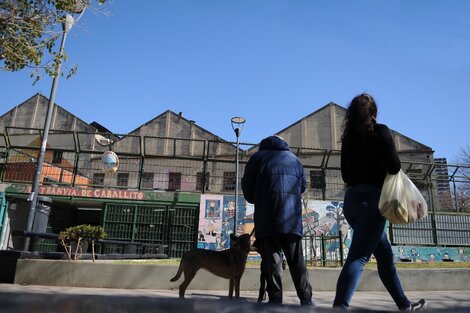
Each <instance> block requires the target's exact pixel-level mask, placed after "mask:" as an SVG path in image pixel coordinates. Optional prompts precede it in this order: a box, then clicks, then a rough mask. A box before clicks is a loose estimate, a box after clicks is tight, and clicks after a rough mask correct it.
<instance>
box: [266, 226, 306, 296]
mask: <svg viewBox="0 0 470 313" xmlns="http://www.w3.org/2000/svg"><path fill="white" fill-rule="evenodd" d="M301 239H302V238H301V237H299V236H296V235H293V234H282V235H276V236H268V237H263V238H262V240H261V242H260V244H261V249H262V251H263V252H262V257H263V263H264V266H263V269H264V271H265V274H266V285H267V291H268V296H269V302H270V303H282V252H284V256H285V258H286V261H287V264H288V265H289V271H290V274H291V277H292V281H293V282H294V286H295V289H296V291H297V296H298V297H299V299H300V303H301V304H308V303H310V304H311V302H312V287H311V286H310V283H309V281H308V272H307V267H306V266H305V261H304V255H303V252H302V241H301Z"/></svg>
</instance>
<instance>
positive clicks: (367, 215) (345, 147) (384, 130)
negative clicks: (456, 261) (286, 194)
mask: <svg viewBox="0 0 470 313" xmlns="http://www.w3.org/2000/svg"><path fill="white" fill-rule="evenodd" d="M376 119H377V105H376V103H375V100H374V98H373V97H372V96H370V95H368V94H365V93H363V94H361V95H358V96H356V97H355V98H354V99H353V100H352V101H351V103H350V105H349V107H348V109H347V112H346V117H345V120H344V130H343V136H342V146H341V175H342V177H343V180H344V182H345V183H346V185H347V189H346V194H345V197H344V207H343V212H344V216H345V218H346V220H347V221H348V223H349V225H350V226H351V228H352V229H353V235H352V241H351V246H350V248H349V253H348V257H347V259H346V263H345V264H344V266H343V269H342V270H341V274H340V276H339V278H338V282H337V286H336V297H335V300H334V303H333V306H334V307H337V308H348V307H349V303H350V302H351V298H352V296H353V294H354V291H355V290H356V288H357V286H358V285H359V282H360V279H361V275H362V270H363V269H364V266H365V264H366V263H367V262H368V261H369V258H370V257H371V255H372V254H374V256H375V259H376V260H377V269H378V273H379V276H380V279H381V280H382V283H383V284H384V286H385V288H386V289H387V290H388V292H389V293H390V295H391V296H392V298H393V300H394V301H395V303H396V305H397V307H398V309H399V310H400V311H416V310H419V309H421V308H423V307H425V306H426V301H425V300H424V299H421V300H419V301H418V302H416V303H412V302H410V301H409V300H408V298H407V297H406V296H405V293H404V291H403V289H402V286H401V283H400V279H399V278H398V275H397V271H396V268H395V264H394V261H393V252H392V248H391V245H390V243H389V241H388V239H387V236H386V235H385V232H384V230H385V218H384V217H382V215H381V214H380V211H379V208H378V203H379V198H380V191H381V189H382V184H383V181H384V178H385V174H386V173H389V174H396V173H398V172H399V170H400V168H401V164H400V159H399V158H398V154H397V151H396V149H395V145H394V143H393V139H392V135H391V133H390V130H389V129H388V127H387V126H386V125H383V124H378V123H377V122H376Z"/></svg>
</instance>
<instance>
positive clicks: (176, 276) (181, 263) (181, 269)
mask: <svg viewBox="0 0 470 313" xmlns="http://www.w3.org/2000/svg"><path fill="white" fill-rule="evenodd" d="M182 273H183V258H181V262H180V267H178V272H176V275H175V277H173V278H172V279H170V281H177V280H178V279H180V277H181V274H182Z"/></svg>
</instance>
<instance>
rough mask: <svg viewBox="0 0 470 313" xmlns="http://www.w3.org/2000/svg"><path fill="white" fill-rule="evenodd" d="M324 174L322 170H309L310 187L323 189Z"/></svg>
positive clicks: (324, 183)
mask: <svg viewBox="0 0 470 313" xmlns="http://www.w3.org/2000/svg"><path fill="white" fill-rule="evenodd" d="M325 185H326V182H325V175H324V174H323V171H322V170H311V171H310V189H323V188H325Z"/></svg>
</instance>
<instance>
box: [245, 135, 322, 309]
mask: <svg viewBox="0 0 470 313" xmlns="http://www.w3.org/2000/svg"><path fill="white" fill-rule="evenodd" d="M305 189H306V180H305V175H304V168H303V165H302V163H301V162H300V160H299V159H298V158H297V157H296V156H295V154H294V153H292V151H290V149H289V145H288V144H287V142H285V141H284V139H282V138H281V137H279V136H270V137H267V138H265V139H263V140H262V141H261V142H260V145H259V151H258V152H256V153H255V154H254V155H253V156H251V158H250V159H249V160H248V163H247V164H246V166H245V172H244V175H243V178H242V190H243V195H244V196H245V199H246V201H248V202H250V203H253V204H254V205H255V213H254V220H255V234H256V240H257V241H259V244H260V245H261V250H262V251H263V253H262V256H261V257H262V258H263V263H264V264H265V267H264V270H265V274H266V283H267V284H266V285H267V292H268V296H269V303H273V304H280V303H282V254H281V253H282V252H284V256H285V258H286V260H287V264H288V266H289V270H290V273H291V277H292V280H293V282H294V286H295V288H296V291H297V296H298V297H299V299H300V304H301V305H309V306H313V302H312V287H311V285H310V283H309V280H308V272H307V268H306V266H305V261H304V257H303V253H302V251H303V250H302V241H301V239H302V233H303V231H302V198H301V196H302V193H303V192H304V191H305Z"/></svg>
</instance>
